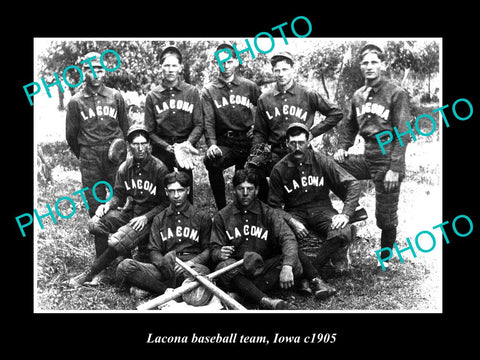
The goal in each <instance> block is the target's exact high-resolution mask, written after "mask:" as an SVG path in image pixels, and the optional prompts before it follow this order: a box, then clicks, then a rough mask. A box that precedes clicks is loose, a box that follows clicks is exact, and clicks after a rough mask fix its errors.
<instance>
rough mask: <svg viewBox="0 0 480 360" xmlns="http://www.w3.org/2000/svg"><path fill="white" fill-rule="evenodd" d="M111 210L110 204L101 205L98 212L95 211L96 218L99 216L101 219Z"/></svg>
mask: <svg viewBox="0 0 480 360" xmlns="http://www.w3.org/2000/svg"><path fill="white" fill-rule="evenodd" d="M109 210H110V205H108V203H106V204H101V205H100V206H99V207H98V208H97V210H95V216H98V217H99V218H101V217H102V216H103V215H105V214H106V213H107V212H108V211H109Z"/></svg>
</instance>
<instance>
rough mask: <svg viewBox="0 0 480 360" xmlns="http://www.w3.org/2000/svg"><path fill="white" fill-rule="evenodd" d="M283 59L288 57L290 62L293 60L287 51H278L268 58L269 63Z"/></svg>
mask: <svg viewBox="0 0 480 360" xmlns="http://www.w3.org/2000/svg"><path fill="white" fill-rule="evenodd" d="M284 59H288V60H290V61H291V62H294V60H293V55H292V54H290V53H289V52H288V51H280V52H278V53H276V54H275V55H273V56H272V57H271V58H270V63H273V62H277V61H281V60H284Z"/></svg>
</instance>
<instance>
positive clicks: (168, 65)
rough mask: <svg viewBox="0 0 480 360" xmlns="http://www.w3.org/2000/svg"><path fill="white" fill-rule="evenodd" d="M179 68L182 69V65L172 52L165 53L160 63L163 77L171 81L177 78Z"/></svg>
mask: <svg viewBox="0 0 480 360" xmlns="http://www.w3.org/2000/svg"><path fill="white" fill-rule="evenodd" d="M180 70H182V65H181V64H180V61H179V60H178V58H177V57H176V56H175V55H173V54H170V55H167V56H166V57H165V59H164V60H163V64H162V73H163V78H164V79H165V80H167V81H170V82H173V81H175V79H176V78H177V76H178V73H179V72H180Z"/></svg>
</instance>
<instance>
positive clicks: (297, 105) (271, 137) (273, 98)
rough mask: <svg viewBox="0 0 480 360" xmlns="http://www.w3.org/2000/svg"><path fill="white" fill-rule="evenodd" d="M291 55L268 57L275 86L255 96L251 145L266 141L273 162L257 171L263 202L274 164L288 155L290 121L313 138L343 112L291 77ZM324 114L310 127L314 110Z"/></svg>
mask: <svg viewBox="0 0 480 360" xmlns="http://www.w3.org/2000/svg"><path fill="white" fill-rule="evenodd" d="M293 63H294V62H293V56H292V55H291V54H290V53H289V52H281V53H278V54H276V55H274V56H273V57H272V59H271V64H272V68H273V74H274V76H275V79H276V81H277V83H276V86H275V87H274V88H273V89H271V90H268V91H266V92H265V93H263V94H262V95H261V96H260V98H259V99H258V106H257V117H256V120H255V125H254V128H253V146H255V145H257V144H262V143H268V144H269V145H270V146H271V151H272V162H271V164H270V166H266V167H265V168H264V169H261V170H260V171H259V174H260V176H261V183H260V186H261V188H260V195H259V197H260V199H262V200H264V201H266V199H267V194H268V183H267V182H266V178H267V177H268V176H269V175H270V171H271V170H272V167H273V165H275V163H277V162H278V160H280V159H281V158H283V157H284V156H285V155H286V154H287V147H286V144H285V131H286V130H287V127H288V125H289V124H291V123H294V122H301V123H303V124H305V125H306V126H307V127H308V128H309V129H310V132H311V134H312V136H313V137H316V136H319V135H321V134H323V133H325V132H327V131H328V130H330V129H331V128H333V127H334V126H335V125H336V124H337V123H338V122H339V121H340V120H342V118H343V113H342V111H341V110H340V109H339V108H338V107H337V106H335V105H332V104H330V103H329V102H328V101H327V100H325V99H324V98H323V97H322V96H321V95H320V94H319V93H318V92H316V91H315V90H313V89H308V88H306V87H305V86H303V85H300V84H298V83H297V82H296V81H295V80H294V75H295V70H294V68H293ZM317 111H318V112H320V113H321V114H322V115H325V119H324V120H323V121H321V122H320V123H319V124H317V125H315V126H313V127H312V125H313V122H314V118H315V113H316V112H317Z"/></svg>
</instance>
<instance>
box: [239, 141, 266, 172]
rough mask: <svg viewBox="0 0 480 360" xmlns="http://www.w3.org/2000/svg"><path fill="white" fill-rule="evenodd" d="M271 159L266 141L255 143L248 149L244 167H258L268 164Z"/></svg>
mask: <svg viewBox="0 0 480 360" xmlns="http://www.w3.org/2000/svg"><path fill="white" fill-rule="evenodd" d="M271 161H272V151H271V147H270V145H268V144H266V143H261V144H256V145H254V146H253V147H252V149H251V150H250V155H248V158H247V161H246V162H245V167H251V168H260V167H263V166H266V165H269V164H270V163H271Z"/></svg>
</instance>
